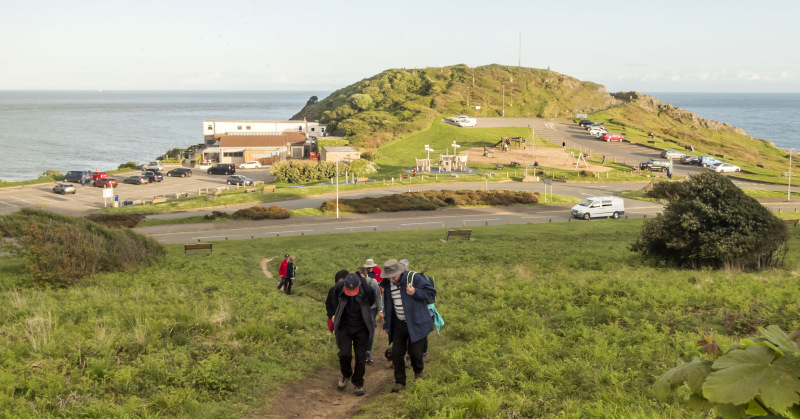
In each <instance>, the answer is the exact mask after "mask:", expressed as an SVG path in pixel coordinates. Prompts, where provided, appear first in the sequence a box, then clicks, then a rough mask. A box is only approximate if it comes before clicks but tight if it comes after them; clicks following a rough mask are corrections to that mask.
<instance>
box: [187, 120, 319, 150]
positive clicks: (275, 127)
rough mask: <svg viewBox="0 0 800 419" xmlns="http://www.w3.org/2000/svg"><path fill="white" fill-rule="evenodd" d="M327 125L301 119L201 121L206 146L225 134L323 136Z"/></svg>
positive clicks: (214, 143)
mask: <svg viewBox="0 0 800 419" xmlns="http://www.w3.org/2000/svg"><path fill="white" fill-rule="evenodd" d="M326 129H327V125H326V124H320V123H319V122H308V121H306V120H305V119H304V120H302V121H245V120H242V121H216V120H208V121H203V137H204V138H205V144H206V145H207V146H213V145H216V144H217V142H218V140H219V138H220V137H221V136H222V135H226V134H257V135H262V134H266V135H270V134H284V133H289V132H292V133H298V132H299V133H303V134H304V135H305V137H306V138H310V137H325V136H326V135H327V132H326Z"/></svg>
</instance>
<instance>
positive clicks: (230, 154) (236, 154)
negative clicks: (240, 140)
mask: <svg viewBox="0 0 800 419" xmlns="http://www.w3.org/2000/svg"><path fill="white" fill-rule="evenodd" d="M223 155H224V156H225V157H244V152H243V151H226V152H225V153H223Z"/></svg>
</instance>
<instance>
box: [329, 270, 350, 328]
mask: <svg viewBox="0 0 800 419" xmlns="http://www.w3.org/2000/svg"><path fill="white" fill-rule="evenodd" d="M349 273H350V272H349V271H348V270H347V269H342V270H341V271H339V272H336V274H335V275H334V276H333V286H332V287H331V288H330V289H329V290H328V297H327V298H326V299H325V312H326V313H327V314H328V330H330V331H331V333H333V315H334V314H336V309H335V304H334V300H336V295H334V291H335V290H336V284H338V283H339V282H341V281H344V278H345V277H346V276H347V274H349Z"/></svg>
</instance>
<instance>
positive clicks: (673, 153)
mask: <svg viewBox="0 0 800 419" xmlns="http://www.w3.org/2000/svg"><path fill="white" fill-rule="evenodd" d="M685 155H686V153H684V152H682V151H678V150H672V149H667V150H662V151H661V157H663V158H665V159H679V158H681V157H683V156H685Z"/></svg>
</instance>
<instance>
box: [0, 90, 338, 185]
mask: <svg viewBox="0 0 800 419" xmlns="http://www.w3.org/2000/svg"><path fill="white" fill-rule="evenodd" d="M329 93H330V92H318V91H0V126H2V130H0V144H3V145H4V150H5V152H3V153H0V179H2V180H7V181H15V180H26V179H35V178H37V177H39V175H40V174H42V173H43V172H44V171H45V170H49V169H52V170H57V171H59V172H61V173H66V172H67V171H69V170H94V169H96V168H99V169H100V170H111V169H116V168H117V167H119V165H120V164H122V163H125V162H128V161H133V162H136V163H144V162H147V161H150V160H153V159H154V158H156V157H157V156H160V155H162V154H164V153H165V152H166V151H168V150H170V149H173V148H186V147H188V146H189V145H192V144H200V143H202V142H203V126H202V123H203V121H204V120H209V119H216V120H286V119H289V118H290V117H292V116H293V115H294V114H296V113H297V112H299V111H300V110H301V109H302V108H303V106H305V104H306V101H307V100H308V99H309V98H310V97H311V96H318V97H319V98H320V99H322V98H324V97H325V96H327V95H328V94H329Z"/></svg>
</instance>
